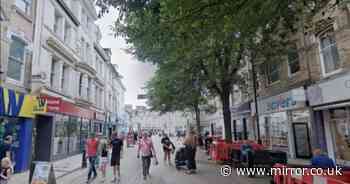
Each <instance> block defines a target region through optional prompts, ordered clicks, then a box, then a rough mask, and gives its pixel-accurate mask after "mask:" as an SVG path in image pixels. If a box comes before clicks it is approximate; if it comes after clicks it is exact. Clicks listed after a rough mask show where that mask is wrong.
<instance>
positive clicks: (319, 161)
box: [311, 148, 335, 169]
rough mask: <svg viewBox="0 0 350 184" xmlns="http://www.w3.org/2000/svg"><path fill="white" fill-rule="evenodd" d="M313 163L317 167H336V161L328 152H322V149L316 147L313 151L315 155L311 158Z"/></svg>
mask: <svg viewBox="0 0 350 184" xmlns="http://www.w3.org/2000/svg"><path fill="white" fill-rule="evenodd" d="M311 165H312V166H313V167H316V168H322V169H326V168H335V163H334V161H333V160H332V159H331V158H329V157H328V156H327V155H326V154H324V153H322V151H321V149H319V148H316V149H314V151H313V157H312V159H311Z"/></svg>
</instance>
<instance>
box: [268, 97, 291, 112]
mask: <svg viewBox="0 0 350 184" xmlns="http://www.w3.org/2000/svg"><path fill="white" fill-rule="evenodd" d="M296 104H297V102H296V101H295V100H294V99H293V97H292V96H288V97H287V98H283V97H281V98H280V99H278V100H276V101H272V102H270V103H267V110H268V111H276V110H280V109H286V108H291V107H293V106H295V105H296Z"/></svg>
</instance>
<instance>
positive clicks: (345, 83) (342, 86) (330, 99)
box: [307, 74, 350, 106]
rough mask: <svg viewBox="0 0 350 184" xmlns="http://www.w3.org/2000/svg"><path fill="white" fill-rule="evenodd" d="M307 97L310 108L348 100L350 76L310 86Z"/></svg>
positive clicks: (349, 96) (349, 97)
mask: <svg viewBox="0 0 350 184" xmlns="http://www.w3.org/2000/svg"><path fill="white" fill-rule="evenodd" d="M307 97H308V99H309V101H310V105H311V106H317V105H322V104H329V103H334V102H339V101H345V100H349V99H350V74H348V75H345V76H342V77H338V78H336V79H333V80H329V81H326V82H323V83H320V84H316V85H313V86H310V87H309V88H308V89H307Z"/></svg>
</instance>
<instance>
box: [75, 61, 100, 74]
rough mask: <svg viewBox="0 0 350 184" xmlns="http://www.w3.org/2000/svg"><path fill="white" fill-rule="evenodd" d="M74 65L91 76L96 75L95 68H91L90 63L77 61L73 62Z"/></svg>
mask: <svg viewBox="0 0 350 184" xmlns="http://www.w3.org/2000/svg"><path fill="white" fill-rule="evenodd" d="M75 66H76V67H77V68H78V69H83V70H85V71H88V72H89V74H90V75H91V76H96V73H97V72H96V70H95V69H94V68H92V67H91V66H90V65H88V64H87V63H84V62H77V63H76V64H75Z"/></svg>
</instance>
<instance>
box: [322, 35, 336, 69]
mask: <svg viewBox="0 0 350 184" xmlns="http://www.w3.org/2000/svg"><path fill="white" fill-rule="evenodd" d="M320 49H321V62H322V68H323V73H324V74H329V73H331V72H334V71H336V70H338V69H340V59H339V54H338V49H337V44H336V40H335V37H334V35H333V34H327V35H325V36H323V37H321V38H320Z"/></svg>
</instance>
